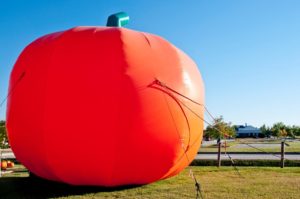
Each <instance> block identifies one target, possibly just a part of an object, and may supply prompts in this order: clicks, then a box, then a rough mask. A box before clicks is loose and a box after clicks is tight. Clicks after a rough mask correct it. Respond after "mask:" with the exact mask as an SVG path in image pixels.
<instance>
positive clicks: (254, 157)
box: [196, 154, 300, 160]
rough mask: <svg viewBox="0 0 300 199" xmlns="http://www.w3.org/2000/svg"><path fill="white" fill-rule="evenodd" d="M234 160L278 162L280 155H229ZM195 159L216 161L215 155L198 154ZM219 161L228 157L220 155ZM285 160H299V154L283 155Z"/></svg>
mask: <svg viewBox="0 0 300 199" xmlns="http://www.w3.org/2000/svg"><path fill="white" fill-rule="evenodd" d="M230 156H231V158H232V159H234V160H280V154H276V157H275V156H273V155H271V154H230ZM196 159H199V160H217V154H198V155H197V156H196ZM221 159H223V160H226V159H229V157H228V156H226V155H224V154H221ZM285 159H287V160H300V154H285Z"/></svg>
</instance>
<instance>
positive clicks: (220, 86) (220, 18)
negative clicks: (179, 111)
mask: <svg viewBox="0 0 300 199" xmlns="http://www.w3.org/2000/svg"><path fill="white" fill-rule="evenodd" d="M299 10H300V1H298V0H286V1H281V0H264V1H261V0H243V1H240V0H227V1H222V0H219V1H218V0H190V1H189V0H187V1H179V0H178V1H175V0H164V1H158V0H156V1H155V0H152V1H137V0H136V1H125V0H123V1H122V0H118V1H116V0H109V1H100V0H86V1H83V0H82V1H77V0H65V1H64V0H43V1H40V0H39V1H34V0H31V1H26V0H20V1H16V0H11V1H4V0H0V100H1V101H2V99H4V98H5V96H6V95H7V87H8V81H9V74H10V71H11V69H12V67H13V65H14V63H15V61H16V59H17V57H18V55H19V54H20V52H21V51H22V49H23V48H24V47H25V46H26V45H28V44H29V43H30V42H32V41H33V40H35V39H36V38H38V37H40V36H42V35H45V34H47V33H51V32H55V31H59V30H65V29H68V28H71V27H74V26H80V25H94V26H103V25H105V24H106V19H107V16H108V15H110V14H112V13H115V12H119V11H125V12H127V13H128V14H129V16H130V22H129V24H128V25H127V26H126V27H127V28H130V29H135V30H139V31H144V32H150V33H153V34H157V35H160V36H162V37H164V38H166V39H167V40H169V41H170V42H172V43H173V44H175V45H176V46H177V47H179V48H181V49H182V50H184V51H185V52H186V53H187V54H188V55H189V56H190V57H192V58H193V59H194V60H195V62H196V63H197V65H198V67H199V70H200V71H201V73H202V76H203V79H204V82H205V88H206V105H207V107H208V108H209V110H210V111H211V112H212V114H213V115H215V116H218V115H223V116H224V118H225V120H226V121H230V122H232V123H233V124H244V123H248V124H253V125H255V126H260V125H262V124H267V125H272V124H273V123H275V122H278V121H282V122H284V123H286V124H290V125H292V124H296V125H300V119H299V115H300V106H299V105H300V92H299V90H300V89H299V86H300V12H299ZM5 106H6V105H5V104H4V105H3V106H2V107H0V119H5V111H6V109H5Z"/></svg>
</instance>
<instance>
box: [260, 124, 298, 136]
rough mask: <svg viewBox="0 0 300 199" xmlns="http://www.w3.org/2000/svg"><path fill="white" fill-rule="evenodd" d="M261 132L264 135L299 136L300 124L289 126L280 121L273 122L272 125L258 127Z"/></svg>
mask: <svg viewBox="0 0 300 199" xmlns="http://www.w3.org/2000/svg"><path fill="white" fill-rule="evenodd" d="M260 130H261V133H262V134H263V135H264V136H265V137H271V136H273V137H291V138H295V137H296V136H300V126H296V125H293V126H289V125H285V124H284V123H282V122H278V123H275V124H273V126H271V127H269V126H266V125H262V126H261V127H260Z"/></svg>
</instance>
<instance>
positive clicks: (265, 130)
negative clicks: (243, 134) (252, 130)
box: [260, 124, 272, 137]
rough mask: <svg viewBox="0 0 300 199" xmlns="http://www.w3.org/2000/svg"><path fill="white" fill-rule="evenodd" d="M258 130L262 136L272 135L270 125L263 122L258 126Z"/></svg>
mask: <svg viewBox="0 0 300 199" xmlns="http://www.w3.org/2000/svg"><path fill="white" fill-rule="evenodd" d="M260 131H261V133H262V134H263V136H264V137H270V136H271V135H272V131H271V129H270V127H268V126H266V125H265V124H264V125H262V126H261V127H260Z"/></svg>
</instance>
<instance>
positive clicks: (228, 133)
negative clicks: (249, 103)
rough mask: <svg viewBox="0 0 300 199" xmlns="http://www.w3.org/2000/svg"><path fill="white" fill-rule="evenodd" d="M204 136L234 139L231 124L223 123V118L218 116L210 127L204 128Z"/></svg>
mask: <svg viewBox="0 0 300 199" xmlns="http://www.w3.org/2000/svg"><path fill="white" fill-rule="evenodd" d="M204 136H205V137H210V138H224V137H235V129H234V127H233V126H232V125H231V123H226V122H224V119H223V117H222V116H220V117H218V118H215V121H214V122H213V124H212V125H208V126H207V127H206V130H205V131H204Z"/></svg>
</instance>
